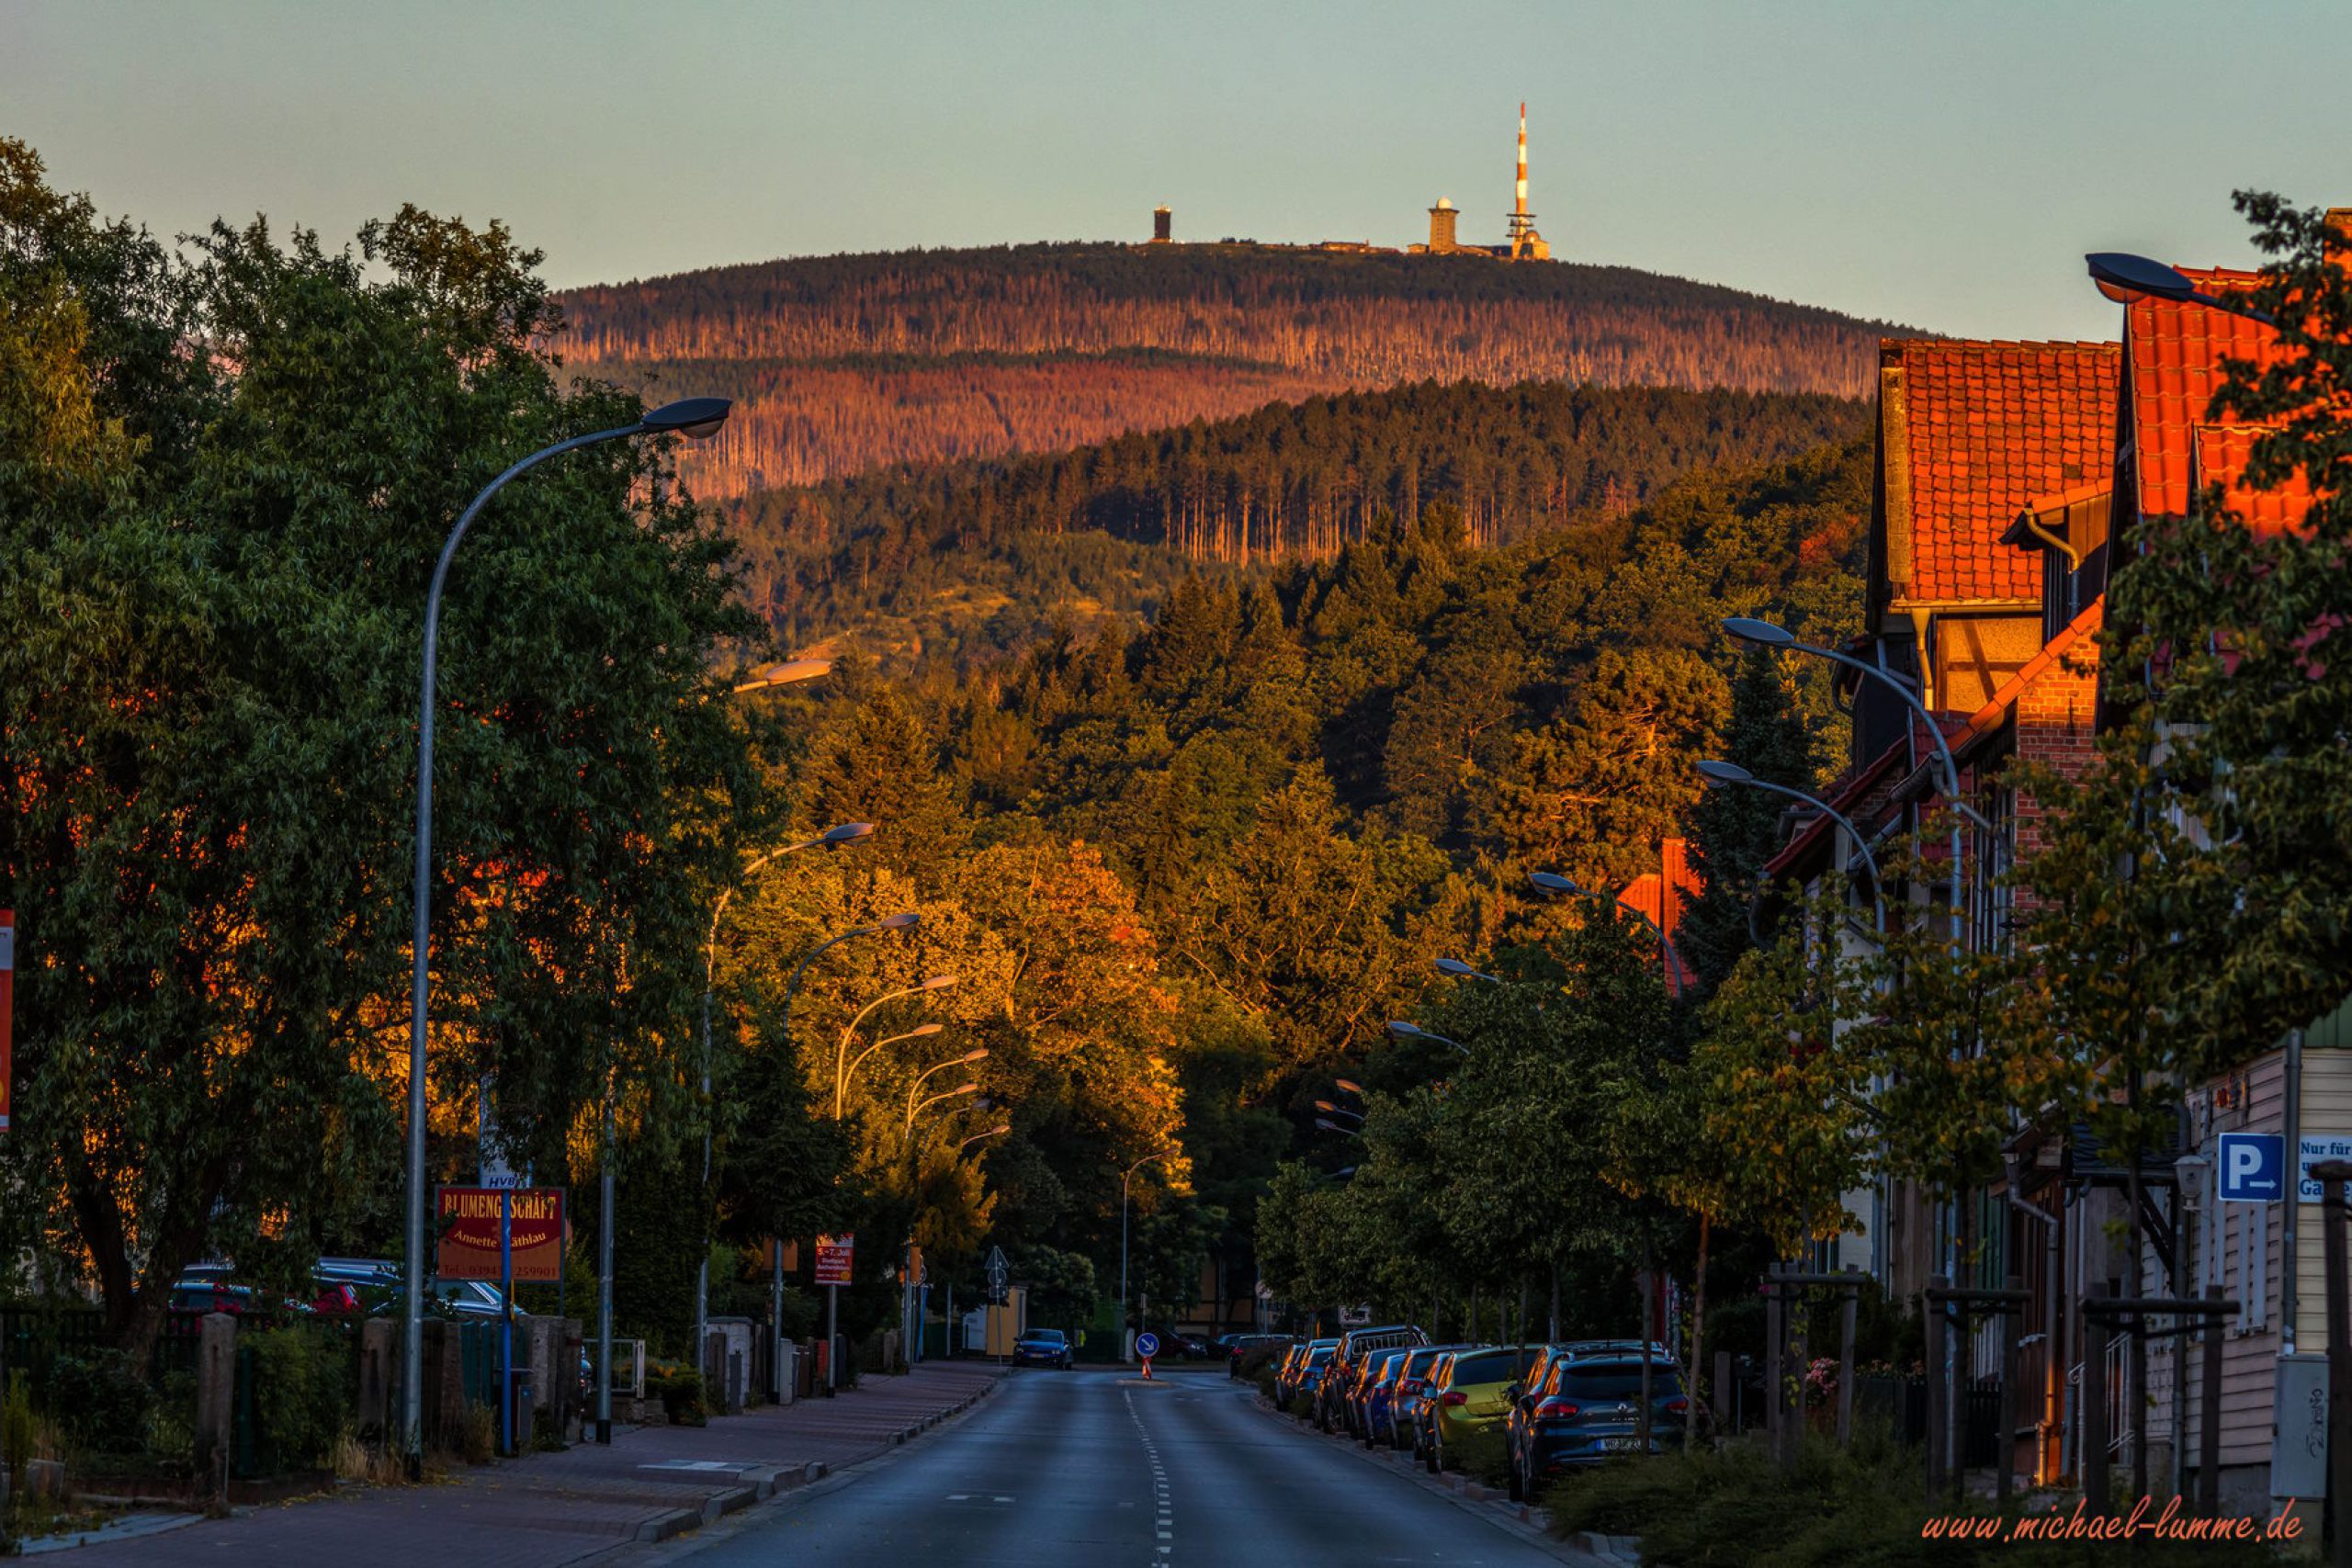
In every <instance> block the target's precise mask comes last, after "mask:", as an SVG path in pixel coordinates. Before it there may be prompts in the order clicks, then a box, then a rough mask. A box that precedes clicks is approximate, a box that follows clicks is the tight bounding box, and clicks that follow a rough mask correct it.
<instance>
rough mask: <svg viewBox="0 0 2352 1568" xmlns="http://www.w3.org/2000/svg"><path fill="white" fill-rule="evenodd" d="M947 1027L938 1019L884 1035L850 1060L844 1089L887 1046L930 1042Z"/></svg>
mask: <svg viewBox="0 0 2352 1568" xmlns="http://www.w3.org/2000/svg"><path fill="white" fill-rule="evenodd" d="M946 1027H947V1026H946V1025H945V1024H944V1023H942V1022H940V1021H938V1020H937V1019H931V1020H927V1021H924V1022H922V1023H918V1024H916V1025H915V1026H914V1027H913V1028H912V1029H910V1030H908V1031H907V1032H905V1033H903V1034H886V1035H884V1036H883V1037H882V1038H881V1039H879V1040H876V1042H875V1043H873V1044H871V1045H868V1046H867V1047H866V1048H865V1050H863V1051H860V1052H859V1053H858V1054H857V1055H854V1056H852V1057H851V1058H850V1059H849V1071H848V1072H846V1073H844V1074H843V1075H842V1088H843V1089H847V1088H848V1086H849V1085H851V1084H854V1083H855V1082H856V1081H857V1069H858V1068H860V1067H862V1066H865V1058H867V1057H868V1056H871V1055H874V1053H875V1052H876V1051H879V1050H882V1049H883V1048H884V1047H886V1046H890V1045H896V1044H898V1043H899V1042H901V1041H906V1040H928V1039H930V1038H931V1037H932V1036H933V1035H934V1034H937V1033H939V1032H941V1031H943V1030H944V1029H945V1028H946ZM839 1119H840V1118H839V1117H836V1118H835V1120H836V1121H838V1120H839Z"/></svg>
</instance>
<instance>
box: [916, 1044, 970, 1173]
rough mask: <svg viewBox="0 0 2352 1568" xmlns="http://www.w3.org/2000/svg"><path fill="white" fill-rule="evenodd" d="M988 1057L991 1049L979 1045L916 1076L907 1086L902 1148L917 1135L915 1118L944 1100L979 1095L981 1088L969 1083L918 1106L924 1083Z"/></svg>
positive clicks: (935, 1064) (935, 1063) (937, 1095)
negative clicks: (966, 1095)
mask: <svg viewBox="0 0 2352 1568" xmlns="http://www.w3.org/2000/svg"><path fill="white" fill-rule="evenodd" d="M988 1055H989V1048H988V1047H987V1046H985V1045H977V1046H974V1047H973V1048H972V1049H971V1050H969V1051H967V1052H965V1053H964V1054H963V1055H960V1056H950V1057H948V1058H947V1060H945V1061H944V1062H934V1063H933V1064H932V1065H931V1066H928V1067H925V1068H924V1069H923V1070H922V1071H921V1072H919V1073H917V1074H916V1075H915V1081H914V1082H913V1083H911V1084H910V1085H908V1086H907V1120H906V1125H905V1126H904V1127H903V1128H901V1129H900V1131H899V1146H900V1147H901V1148H903V1147H905V1146H906V1145H907V1143H908V1141H909V1140H910V1139H911V1138H913V1136H914V1135H915V1118H916V1117H917V1116H919V1115H921V1114H922V1111H923V1110H924V1108H925V1107H927V1106H933V1105H936V1104H938V1103H939V1102H940V1101H941V1100H953V1099H955V1098H956V1096H957V1095H961V1094H978V1093H979V1092H980V1086H979V1085H978V1083H967V1084H966V1085H964V1086H963V1087H962V1088H960V1089H949V1090H948V1091H947V1092H946V1093H945V1094H935V1095H933V1096H932V1097H931V1098H930V1099H929V1100H924V1101H922V1104H920V1105H918V1104H917V1103H915V1097H916V1096H917V1095H919V1094H921V1093H922V1086H923V1083H924V1081H925V1080H926V1079H928V1078H929V1077H931V1076H932V1075H933V1073H944V1072H945V1071H946V1070H947V1069H948V1068H950V1067H962V1066H969V1065H971V1064H972V1063H974V1062H984V1061H986V1060H988Z"/></svg>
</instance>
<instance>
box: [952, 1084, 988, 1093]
mask: <svg viewBox="0 0 2352 1568" xmlns="http://www.w3.org/2000/svg"><path fill="white" fill-rule="evenodd" d="M947 1092H948V1093H950V1094H978V1093H979V1092H980V1086H979V1085H978V1084H976V1083H959V1084H957V1085H956V1087H955V1088H954V1089H949V1090H948V1091H947Z"/></svg>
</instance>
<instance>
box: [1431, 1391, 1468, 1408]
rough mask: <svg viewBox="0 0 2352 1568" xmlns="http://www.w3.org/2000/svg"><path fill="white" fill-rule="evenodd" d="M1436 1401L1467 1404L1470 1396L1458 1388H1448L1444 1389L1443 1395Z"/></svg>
mask: <svg viewBox="0 0 2352 1568" xmlns="http://www.w3.org/2000/svg"><path fill="white" fill-rule="evenodd" d="M1438 1403H1439V1404H1469V1403H1470V1396H1469V1395H1468V1394H1466V1393H1463V1392H1462V1391H1461V1390H1460V1389H1458V1388H1450V1389H1447V1390H1446V1391H1445V1397H1444V1398H1443V1399H1442V1400H1440V1401H1438Z"/></svg>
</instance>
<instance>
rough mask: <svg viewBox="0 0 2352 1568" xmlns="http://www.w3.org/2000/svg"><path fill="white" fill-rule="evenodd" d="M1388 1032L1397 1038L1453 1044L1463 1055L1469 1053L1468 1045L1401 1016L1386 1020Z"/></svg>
mask: <svg viewBox="0 0 2352 1568" xmlns="http://www.w3.org/2000/svg"><path fill="white" fill-rule="evenodd" d="M1388 1032H1389V1033H1390V1034H1392V1035H1394V1036H1396V1037H1397V1039H1399V1040H1434V1041H1436V1042H1437V1043H1439V1044H1441V1045H1451V1046H1453V1048H1454V1049H1455V1050H1457V1051H1459V1052H1461V1053H1462V1054H1463V1055H1465V1056H1467V1055H1469V1054H1470V1047H1469V1046H1467V1045H1464V1043H1462V1042H1461V1041H1459V1040H1449V1039H1447V1038H1446V1037H1445V1036H1444V1035H1442V1034H1433V1033H1431V1032H1430V1031H1428V1030H1426V1029H1423V1028H1422V1027H1421V1026H1420V1025H1419V1024H1418V1023H1408V1022H1407V1021H1405V1020H1403V1019H1401V1018H1392V1019H1390V1020H1389V1021H1388Z"/></svg>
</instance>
